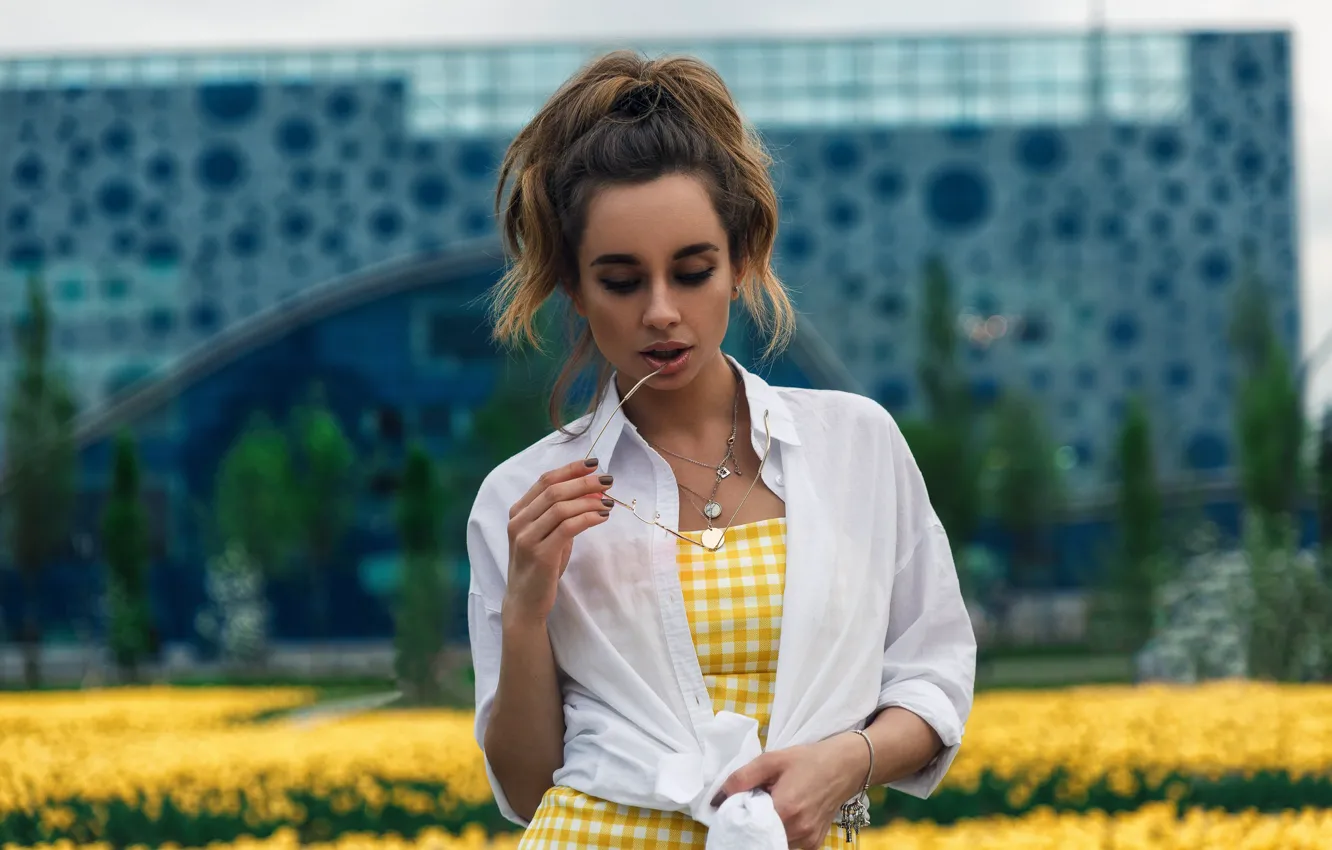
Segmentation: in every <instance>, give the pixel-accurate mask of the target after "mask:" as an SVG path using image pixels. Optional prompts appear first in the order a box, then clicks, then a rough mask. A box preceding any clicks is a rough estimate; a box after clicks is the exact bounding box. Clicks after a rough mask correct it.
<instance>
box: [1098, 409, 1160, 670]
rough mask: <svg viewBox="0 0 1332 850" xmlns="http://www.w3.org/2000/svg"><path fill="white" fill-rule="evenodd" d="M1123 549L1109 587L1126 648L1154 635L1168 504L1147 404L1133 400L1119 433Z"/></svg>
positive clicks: (1120, 525)
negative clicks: (1162, 489) (1165, 504)
mask: <svg viewBox="0 0 1332 850" xmlns="http://www.w3.org/2000/svg"><path fill="white" fill-rule="evenodd" d="M1118 513H1119V535H1120V544H1121V545H1120V551H1119V553H1118V557H1116V558H1115V559H1114V560H1113V561H1112V562H1111V563H1112V572H1111V576H1110V582H1109V587H1107V588H1105V590H1106V591H1107V592H1108V593H1109V594H1110V596H1111V598H1112V599H1113V600H1114V602H1115V608H1116V613H1117V614H1118V616H1116V617H1114V619H1115V621H1116V629H1115V631H1116V632H1117V636H1118V639H1119V641H1120V648H1123V649H1127V650H1130V651H1136V650H1137V649H1139V648H1141V647H1142V645H1143V644H1144V643H1146V641H1147V639H1148V638H1150V637H1151V634H1152V624H1153V623H1152V621H1153V611H1154V610H1155V595H1156V588H1157V585H1158V582H1159V579H1160V575H1159V573H1160V571H1161V566H1160V564H1161V558H1162V545H1163V538H1162V516H1163V514H1162V505H1161V493H1160V489H1159V487H1158V486H1157V481H1156V461H1155V458H1154V456H1153V452H1152V429H1151V422H1150V421H1149V419H1148V416H1147V407H1146V405H1144V404H1143V403H1142V400H1141V399H1138V398H1135V399H1133V400H1132V401H1131V402H1130V404H1129V406H1128V411H1127V414H1126V416H1125V418H1124V424H1123V427H1122V428H1121V430H1120V434H1119V506H1118Z"/></svg>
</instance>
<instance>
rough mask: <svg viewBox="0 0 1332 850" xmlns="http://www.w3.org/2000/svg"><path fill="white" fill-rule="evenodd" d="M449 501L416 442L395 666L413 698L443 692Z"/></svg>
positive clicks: (402, 519) (406, 472)
mask: <svg viewBox="0 0 1332 850" xmlns="http://www.w3.org/2000/svg"><path fill="white" fill-rule="evenodd" d="M443 507H444V506H443V493H442V492H441V488H440V485H439V481H438V479H437V477H436V471H435V465H434V463H433V462H432V461H431V460H430V456H429V455H428V454H427V453H426V451H425V449H424V448H422V447H421V446H419V445H414V446H412V447H411V448H410V449H409V450H408V453H407V460H406V463H405V464H404V468H403V473H402V485H401V487H400V488H399V489H398V532H399V536H400V539H401V541H402V564H403V573H402V583H401V585H400V587H399V591H398V600H397V610H396V612H395V614H396V617H395V620H396V623H395V625H396V629H395V635H394V649H395V659H394V669H395V672H396V673H397V676H398V682H399V686H400V687H401V688H402V690H403V693H404V695H405V696H406V697H407V699H408V700H409V701H411V702H418V703H429V702H436V701H438V700H439V698H440V695H441V683H440V680H439V676H438V664H439V661H440V653H441V652H442V650H443V648H444V627H445V623H444V618H445V616H446V613H445V612H447V611H448V610H450V608H451V607H452V606H451V596H452V593H453V590H454V589H453V588H452V587H451V584H452V582H451V581H450V577H449V576H448V575H446V574H445V572H444V565H443V561H444V557H443V545H442V537H441V529H442V523H441V516H442V512H443Z"/></svg>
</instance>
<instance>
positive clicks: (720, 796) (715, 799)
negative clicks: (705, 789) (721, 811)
mask: <svg viewBox="0 0 1332 850" xmlns="http://www.w3.org/2000/svg"><path fill="white" fill-rule="evenodd" d="M725 801H726V795H725V794H723V793H722V792H720V791H718V792H717V796H715V797H713V798H712V807H713V808H714V809H715V808H717V807H718V806H720V805H721V804H722V803H724V802H725Z"/></svg>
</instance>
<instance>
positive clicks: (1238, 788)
mask: <svg viewBox="0 0 1332 850" xmlns="http://www.w3.org/2000/svg"><path fill="white" fill-rule="evenodd" d="M1124 779H1125V780H1127V781H1116V782H1112V781H1111V780H1110V779H1108V778H1105V779H1101V780H1099V781H1097V782H1095V783H1093V784H1092V785H1091V786H1090V787H1088V788H1087V789H1085V791H1082V792H1080V793H1079V792H1073V791H1071V790H1070V789H1069V785H1070V784H1071V783H1070V777H1068V776H1067V775H1065V774H1064V773H1063V772H1056V773H1055V774H1053V775H1052V776H1050V777H1049V778H1046V779H1043V780H1040V781H1036V782H1032V781H1029V780H1026V779H1025V777H1021V776H1019V777H1016V778H1005V777H1003V776H999V775H996V774H995V773H993V772H991V771H988V770H986V771H984V772H983V773H982V774H981V776H980V778H979V780H978V781H977V783H976V787H975V789H974V790H973V789H964V788H958V787H954V786H951V785H950V786H944V787H941V788H939V789H938V790H937V791H935V792H934V793H933V794H931V795H930V796H929V797H927V798H925V799H920V798H917V797H912V796H910V795H907V794H900V793H893V792H891V791H890V790H889V789H887V788H885V787H876V788H872V789H870V792H869V797H870V819H871V821H872V822H873V823H875V824H879V825H883V824H888V823H891V822H892V821H894V820H901V821H913V822H919V821H933V822H935V823H938V824H941V825H949V824H953V823H956V822H957V821H959V820H962V819H963V818H979V817H994V816H999V817H1015V816H1020V815H1028V814H1030V813H1032V812H1033V811H1034V810H1036V809H1038V808H1040V809H1044V810H1045V811H1047V812H1049V813H1051V814H1053V813H1055V812H1069V813H1089V812H1100V813H1104V814H1115V813H1119V812H1131V811H1136V810H1138V809H1140V808H1142V807H1143V806H1144V805H1146V804H1149V803H1154V802H1163V801H1167V800H1175V801H1176V803H1177V805H1178V808H1179V811H1180V812H1181V813H1183V812H1187V811H1190V810H1195V809H1218V810H1222V811H1228V812H1233V813H1242V812H1253V811H1288V812H1289V811H1299V810H1301V809H1324V808H1328V807H1332V779H1329V778H1328V777H1327V776H1326V775H1325V774H1323V773H1319V772H1316V771H1315V772H1305V774H1304V775H1301V776H1297V775H1295V774H1293V773H1288V772H1286V771H1275V770H1257V771H1253V772H1252V773H1226V774H1220V775H1217V776H1215V777H1205V776H1191V775H1187V774H1181V773H1178V772H1175V771H1170V772H1164V773H1163V772H1160V771H1150V772H1149V771H1143V770H1129V771H1126V772H1125V776H1124ZM288 796H289V799H290V800H291V803H292V804H293V805H291V806H290V807H288V806H282V807H277V806H274V805H272V801H271V799H270V797H271V792H269V791H268V790H267V789H265V788H264V787H263V786H256V787H251V788H242V789H239V790H238V792H237V795H236V798H235V799H236V800H237V801H238V803H239V805H227V800H228V797H227V796H225V795H224V794H223V793H222V792H212V793H204V794H201V795H200V800H201V802H197V803H193V804H192V805H189V806H182V805H179V804H177V803H176V802H175V801H173V800H172V799H171V798H167V799H166V800H165V801H163V803H162V804H161V806H160V810H158V811H154V810H152V809H150V808H149V807H148V806H147V805H145V804H144V803H143V801H141V800H137V799H131V800H128V801H127V800H124V799H120V798H114V799H112V800H109V801H97V802H94V801H92V800H88V799H83V798H73V799H66V800H58V801H53V802H52V803H51V804H49V805H44V806H42V807H40V808H30V809H23V808H19V809H16V810H14V811H12V812H9V813H8V814H5V815H0V844H12V845H14V846H18V847H27V846H37V845H52V844H56V843H57V842H61V843H65V842H67V843H69V844H71V845H86V844H95V843H98V842H102V843H106V844H108V845H110V846H113V847H128V846H158V845H164V844H168V843H169V844H173V845H176V846H185V847H203V846H206V845H209V844H214V843H218V844H222V843H233V842H236V841H238V840H240V839H243V838H246V837H252V838H258V839H263V838H266V837H268V836H270V835H272V834H273V833H274V832H275V831H276V830H278V829H281V828H283V827H294V828H295V829H296V831H297V834H298V836H299V839H300V842H301V843H302V844H315V843H333V842H335V841H336V840H337V837H338V836H344V835H349V834H357V833H359V834H362V835H369V834H374V835H398V836H402V837H404V838H406V839H408V840H411V839H413V838H414V837H416V836H417V835H418V834H419V833H421V832H422V831H423V830H426V829H431V828H435V829H443V830H446V831H448V832H450V833H452V834H454V835H459V834H462V833H463V832H464V831H465V830H466V829H467V828H469V827H470V826H471V825H473V824H475V825H477V826H480V827H481V829H482V831H483V832H484V833H488V834H491V835H496V834H505V833H512V832H514V831H515V829H516V828H515V827H514V825H513V824H512V823H509V822H508V821H506V820H505V819H504V817H503V816H502V815H500V813H499V809H498V807H497V806H496V805H495V803H494V802H493V801H487V802H485V803H482V804H479V805H477V804H470V803H465V802H462V801H461V800H459V799H457V797H458V795H457V794H456V792H455V791H454V790H453V789H450V788H449V787H448V786H446V785H444V784H442V783H439V782H412V781H403V780H397V781H394V780H390V779H385V778H383V777H376V776H365V777H359V778H357V779H356V780H354V781H345V780H343V781H338V780H334V781H331V782H328V783H325V784H324V786H323V787H321V788H320V789H319V790H318V791H316V790H315V789H308V790H303V789H292V790H291V791H290V792H288ZM405 798H406V799H405ZM372 800H373V802H372ZM417 800H427V801H444V802H439V803H435V804H434V805H426V806H424V807H422V806H420V805H418V804H416V801H417ZM348 802H350V803H351V805H350V806H348V805H347V803H348ZM52 811H68V812H71V813H72V815H73V816H72V817H70V818H69V819H68V820H67V821H64V822H63V823H62V822H61V821H60V820H57V819H55V818H51V817H49V816H48V815H49V813H50V812H52ZM286 812H299V813H300V817H299V819H294V818H290V817H289V816H286V815H285V814H284V813H286ZM1181 828H1183V827H1182V826H1181ZM1309 846H1312V845H1309Z"/></svg>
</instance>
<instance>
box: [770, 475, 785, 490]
mask: <svg viewBox="0 0 1332 850" xmlns="http://www.w3.org/2000/svg"><path fill="white" fill-rule="evenodd" d="M773 480H775V481H776V482H777V486H778V487H781V486H782V485H783V484H785V483H786V479H785V478H783V477H782V476H781V474H780V473H779V474H778V475H777V477H776V478H775V479H773Z"/></svg>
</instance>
